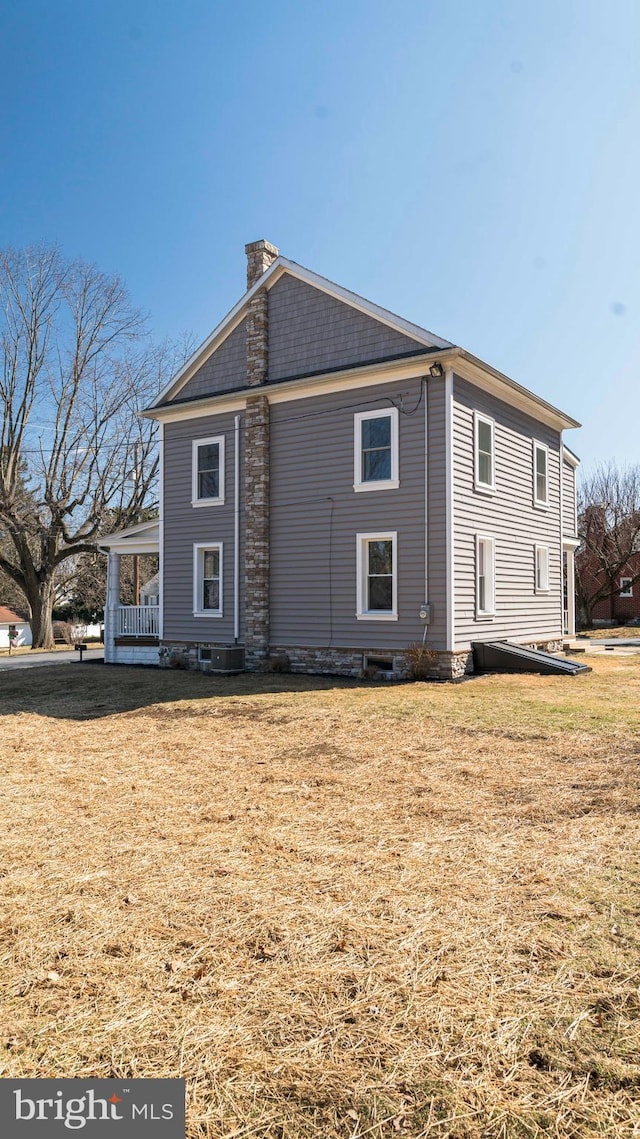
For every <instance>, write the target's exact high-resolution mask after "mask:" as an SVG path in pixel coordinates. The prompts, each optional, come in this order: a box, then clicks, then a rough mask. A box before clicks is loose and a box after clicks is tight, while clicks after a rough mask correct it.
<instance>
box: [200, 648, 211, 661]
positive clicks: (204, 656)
mask: <svg viewBox="0 0 640 1139" xmlns="http://www.w3.org/2000/svg"><path fill="white" fill-rule="evenodd" d="M200 660H201V661H210V660H211V649H203V648H201V649H200Z"/></svg>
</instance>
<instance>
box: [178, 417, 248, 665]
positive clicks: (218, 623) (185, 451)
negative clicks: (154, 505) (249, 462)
mask: <svg viewBox="0 0 640 1139" xmlns="http://www.w3.org/2000/svg"><path fill="white" fill-rule="evenodd" d="M211 435H224V437H225V501H224V505H221V506H196V507H194V506H192V505H191V492H192V466H191V463H192V441H193V440H194V439H206V438H208V437H209V436H211ZM240 439H241V447H242V431H241V433H240ZM233 448H234V415H233V414H226V415H211V416H207V417H203V418H202V419H194V420H186V421H183V422H179V423H166V424H165V427H164V628H163V638H164V640H167V641H182V640H186V641H202V642H205V643H209V642H211V643H217V644H232V643H233V534H234V526H233V503H234V483H233V474H234V453H233ZM241 458H242V456H241ZM241 469H242V468H241ZM240 491H241V498H240V507H241V517H242V476H241V483H240ZM240 535H241V541H242V526H241V528H240ZM196 542H212V543H213V542H222V543H223V580H222V588H223V598H222V609H223V616H222V617H200V618H198V617H194V616H193V546H194V543H196ZM242 557H243V550H242V545H241V549H240V559H241V560H240V566H241V567H242V564H243V563H242ZM243 577H244V574H243V572H242V569H241V573H240V615H241V624H240V632H241V636H242V629H243V624H242V612H243Z"/></svg>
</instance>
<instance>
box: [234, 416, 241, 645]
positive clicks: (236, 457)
mask: <svg viewBox="0 0 640 1139" xmlns="http://www.w3.org/2000/svg"><path fill="white" fill-rule="evenodd" d="M239 639H240V416H239V415H236V417H235V419H234V424H233V640H234V643H235V644H236V645H237V643H238V640H239Z"/></svg>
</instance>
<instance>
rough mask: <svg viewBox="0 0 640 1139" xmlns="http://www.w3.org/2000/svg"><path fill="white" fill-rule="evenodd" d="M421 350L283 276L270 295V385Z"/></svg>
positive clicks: (347, 307)
mask: <svg viewBox="0 0 640 1139" xmlns="http://www.w3.org/2000/svg"><path fill="white" fill-rule="evenodd" d="M420 350H424V345H422V344H420V343H419V342H418V341H417V340H412V339H411V337H409V336H404V335H403V334H402V333H400V332H396V331H395V329H392V328H388V327H387V325H385V324H382V323H381V322H380V321H378V320H375V319H374V318H373V317H371V316H367V315H365V313H361V312H358V310H357V309H354V308H352V307H351V306H350V305H348V304H346V303H345V302H344V301H341V300H336V298H335V297H330V296H328V295H327V293H323V292H322V291H321V290H320V289H317V288H315V287H314V286H313V285H308V284H307V283H306V282H305V281H298V280H297V279H296V278H295V277H290V276H288V275H287V274H285V276H283V277H281V278H280V280H279V281H277V282H276V283H275V285H274V286H273V287H272V288H271V289H270V290H269V380H270V381H272V382H273V381H274V380H282V379H285V378H287V377H290V376H299V375H305V374H307V373H309V372H321V371H331V369H333V368H341V367H345V366H347V365H349V364H360V363H366V362H368V361H372V360H380V359H385V358H387V357H389V356H399V355H402V354H403V353H407V352H416V351H420Z"/></svg>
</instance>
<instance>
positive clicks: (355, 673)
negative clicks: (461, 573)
mask: <svg viewBox="0 0 640 1139" xmlns="http://www.w3.org/2000/svg"><path fill="white" fill-rule="evenodd" d="M376 658H379V659H380V660H384V661H388V660H390V661H392V664H393V668H392V670H391V671H388V670H386V669H385V670H382V669H380V668H378V666H377V664H376ZM269 665H270V668H271V670H272V671H273V672H293V673H306V674H307V675H310V676H314V675H315V676H318V675H320V676H322V675H325V676H350V677H354V678H356V679H363V678H365V679H367V678H371V679H376V678H377V679H383V678H384V679H388V680H410V679H411V668H410V664H409V662H408V661H407V659H406V656H405V653H404V652H403V651H402V650H401V649H353V648H331V649H326V648H305V647H303V646H300V645H295V646H292V645H272V646H271V648H270V652H269ZM469 672H473V654H472V653H471V652H470V651H467V652H457V653H446V652H434V654H433V658H432V660H431V662H430V664H429V667H428V672H427V676H426V679H428V680H457V679H458V678H459V677H461V676H464V675H465V673H469Z"/></svg>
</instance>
